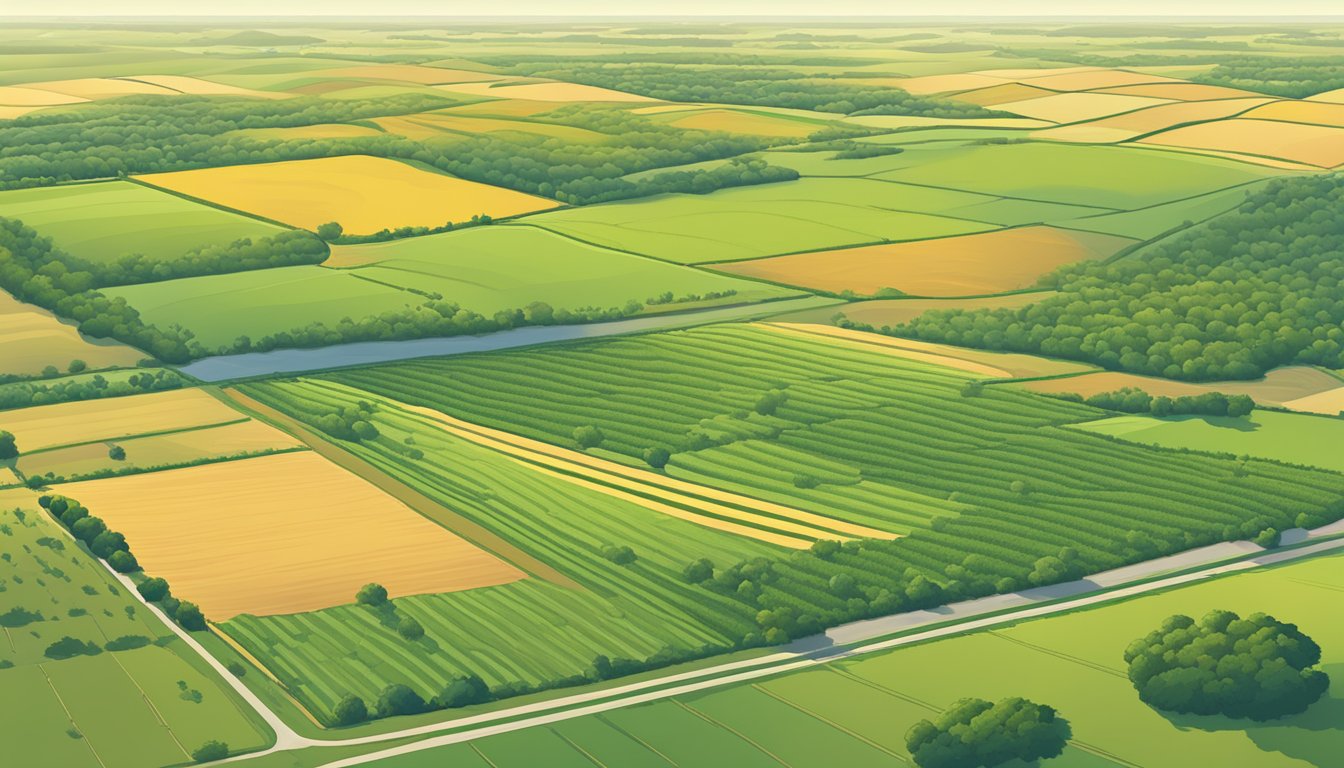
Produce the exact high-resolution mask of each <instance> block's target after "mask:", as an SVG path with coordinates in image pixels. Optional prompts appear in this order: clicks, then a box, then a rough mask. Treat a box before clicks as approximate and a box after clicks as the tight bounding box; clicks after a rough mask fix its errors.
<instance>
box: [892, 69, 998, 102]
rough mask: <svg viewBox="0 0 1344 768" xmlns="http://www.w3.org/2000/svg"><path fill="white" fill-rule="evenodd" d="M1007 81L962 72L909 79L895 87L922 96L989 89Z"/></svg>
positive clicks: (898, 82)
mask: <svg viewBox="0 0 1344 768" xmlns="http://www.w3.org/2000/svg"><path fill="white" fill-rule="evenodd" d="M1009 79H1010V78H1006V77H997V76H992V75H989V74H982V73H978V72H964V73H961V74H955V75H925V76H924V77H911V78H906V79H904V80H900V81H897V82H896V85H897V87H899V88H900V89H901V90H904V91H906V92H908V93H913V94H915V95H917V96H922V95H925V94H930V93H953V92H956V91H971V90H975V89H977V88H989V87H990V86H995V85H1002V84H1003V83H1004V82H1005V81H1007V80H1009Z"/></svg>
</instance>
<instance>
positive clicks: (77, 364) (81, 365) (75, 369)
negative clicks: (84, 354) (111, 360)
mask: <svg viewBox="0 0 1344 768" xmlns="http://www.w3.org/2000/svg"><path fill="white" fill-rule="evenodd" d="M88 367H89V364H88V363H86V362H84V361H83V360H78V359H76V360H71V361H70V365H69V367H67V368H66V370H67V371H69V372H70V373H83V372H84V371H85V370H87V369H88Z"/></svg>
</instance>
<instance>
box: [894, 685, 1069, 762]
mask: <svg viewBox="0 0 1344 768" xmlns="http://www.w3.org/2000/svg"><path fill="white" fill-rule="evenodd" d="M1072 735H1073V731H1072V729H1071V728H1070V727H1069V723H1068V721H1067V720H1065V719H1064V718H1062V717H1060V716H1059V714H1058V713H1057V712H1055V710H1054V709H1053V708H1051V707H1048V706H1045V705H1043V704H1036V703H1034V702H1031V701H1027V700H1026V699H1022V698H1010V699H1003V700H1002V701H999V702H988V701H985V700H984V699H961V700H960V701H957V702H954V703H953V704H952V706H950V707H948V708H947V709H946V710H944V711H943V712H942V713H941V714H939V715H938V716H937V717H935V718H934V719H933V720H921V721H919V722H918V723H915V724H914V726H912V727H911V728H910V730H909V731H908V732H906V734H905V745H906V749H908V750H909V751H910V757H911V758H913V759H914V761H915V765H918V766H919V768H993V767H994V766H998V765H1003V764H1005V763H1010V762H1014V761H1022V762H1023V763H1034V762H1035V761H1037V760H1048V759H1050V758H1052V757H1058V756H1059V755H1060V754H1062V753H1063V752H1064V747H1065V745H1066V744H1067V743H1068V741H1069V738H1070V737H1072Z"/></svg>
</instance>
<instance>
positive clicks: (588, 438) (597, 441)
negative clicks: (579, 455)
mask: <svg viewBox="0 0 1344 768" xmlns="http://www.w3.org/2000/svg"><path fill="white" fill-rule="evenodd" d="M605 439H606V437H605V436H604V435H603V434H602V430H600V429H598V428H597V427H594V426H592V425H591V424H589V425H586V426H582V427H575V428H574V442H576V443H578V444H579V447H580V448H582V449H583V450H585V451H586V450H588V449H589V448H596V447H597V446H599V445H601V444H602V441H603V440H605Z"/></svg>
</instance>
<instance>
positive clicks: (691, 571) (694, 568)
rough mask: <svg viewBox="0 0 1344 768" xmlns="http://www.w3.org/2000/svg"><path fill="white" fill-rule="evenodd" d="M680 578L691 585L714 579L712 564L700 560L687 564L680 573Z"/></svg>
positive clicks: (703, 559) (702, 559) (706, 560)
mask: <svg viewBox="0 0 1344 768" xmlns="http://www.w3.org/2000/svg"><path fill="white" fill-rule="evenodd" d="M681 577H682V578H683V579H685V580H686V581H687V582H689V583H691V584H699V583H701V582H705V581H709V580H710V579H712V578H714V563H711V562H710V561H709V560H708V559H707V558H703V557H702V558H700V559H699V560H694V561H692V562H690V563H689V564H687V566H686V567H685V568H683V569H682V571H681Z"/></svg>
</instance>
